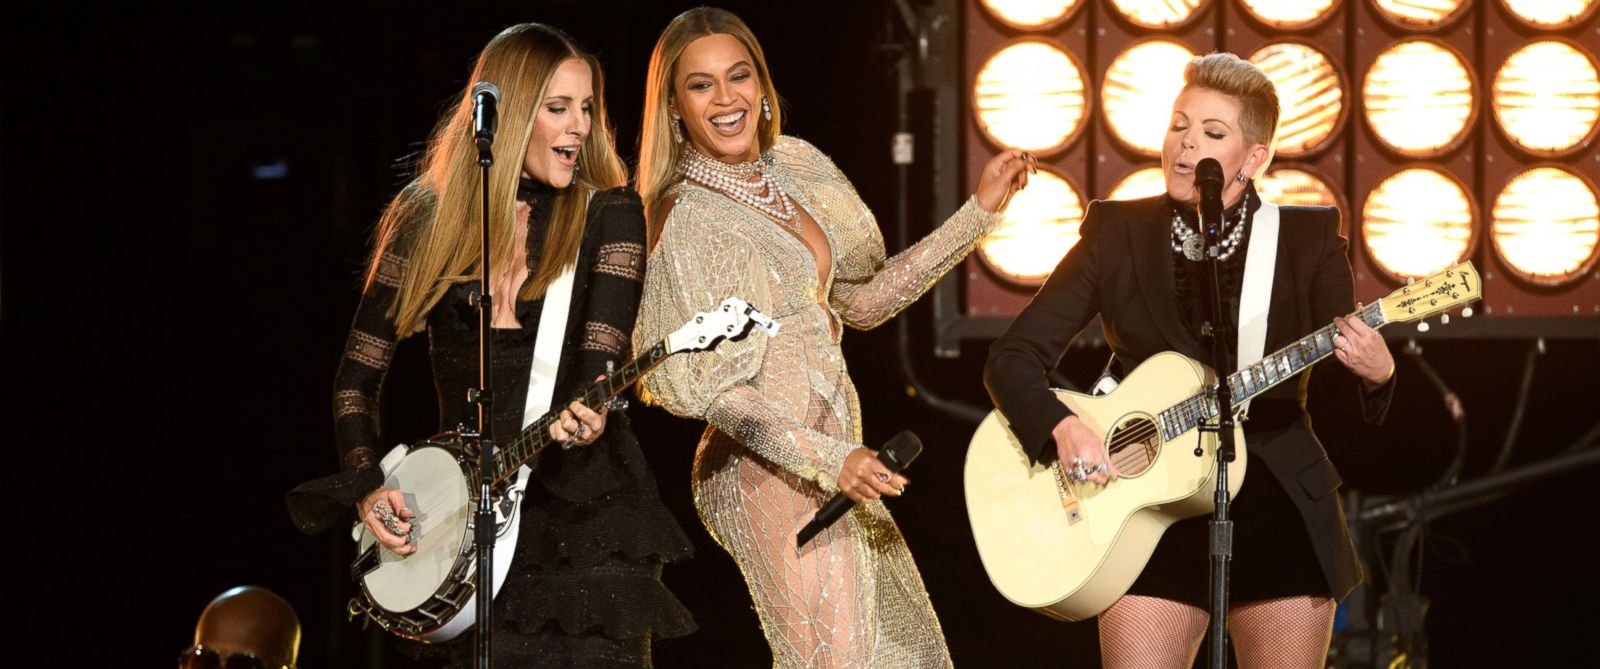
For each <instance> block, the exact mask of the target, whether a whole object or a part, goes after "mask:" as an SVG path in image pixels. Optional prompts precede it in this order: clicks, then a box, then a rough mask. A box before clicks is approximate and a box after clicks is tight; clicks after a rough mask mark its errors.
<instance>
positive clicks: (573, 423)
mask: <svg viewBox="0 0 1600 669" xmlns="http://www.w3.org/2000/svg"><path fill="white" fill-rule="evenodd" d="M605 378H606V375H604V374H601V375H600V376H596V377H594V380H595V383H599V382H601V381H604V380H605ZM610 410H611V407H610V405H609V404H602V405H600V410H599V411H592V410H590V409H589V407H586V406H584V405H583V403H582V402H573V403H572V404H569V405H567V408H566V409H563V410H562V411H561V419H560V420H558V421H556V422H554V423H551V424H550V438H551V439H552V440H554V441H555V443H558V444H563V445H568V446H588V445H589V444H592V443H594V441H595V440H596V439H599V438H600V435H602V434H604V433H605V431H606V414H608V413H610Z"/></svg>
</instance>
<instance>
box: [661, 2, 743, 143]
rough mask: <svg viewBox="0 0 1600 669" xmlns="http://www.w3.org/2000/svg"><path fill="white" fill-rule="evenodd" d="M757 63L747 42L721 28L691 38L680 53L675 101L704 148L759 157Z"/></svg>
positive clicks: (686, 125) (693, 137) (685, 123)
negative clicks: (693, 38) (747, 46)
mask: <svg viewBox="0 0 1600 669" xmlns="http://www.w3.org/2000/svg"><path fill="white" fill-rule="evenodd" d="M754 62H755V59H754V58H751V56H750V52H749V51H748V50H746V49H745V48H744V44H742V43H740V42H739V40H738V39H737V38H735V37H734V36H732V35H727V34H722V33H718V34H715V35H707V36H705V37H701V38H700V39H697V40H695V41H693V42H690V43H689V46H687V47H685V48H684V50H683V54H682V55H681V56H679V57H678V65H677V67H676V68H675V69H674V72H673V77H672V95H673V102H672V105H673V109H674V111H676V112H677V114H678V116H680V117H682V118H683V126H684V129H685V130H686V131H687V134H688V140H689V142H690V143H692V144H693V145H694V147H695V148H696V149H698V150H699V151H700V152H701V153H704V154H706V155H708V156H711V157H712V158H715V159H717V160H720V161H723V162H729V163H733V162H748V161H752V160H755V159H756V158H758V157H759V156H760V154H761V149H760V143H759V142H758V141H757V140H756V129H757V125H758V121H757V117H756V114H759V113H761V81H760V78H759V77H758V76H757V75H756V68H755V65H754Z"/></svg>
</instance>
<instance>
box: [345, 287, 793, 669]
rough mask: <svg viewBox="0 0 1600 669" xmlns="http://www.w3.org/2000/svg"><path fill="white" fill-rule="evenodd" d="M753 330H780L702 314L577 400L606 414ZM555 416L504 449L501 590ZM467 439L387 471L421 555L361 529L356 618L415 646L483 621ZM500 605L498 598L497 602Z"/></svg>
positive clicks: (733, 307)
mask: <svg viewBox="0 0 1600 669" xmlns="http://www.w3.org/2000/svg"><path fill="white" fill-rule="evenodd" d="M752 324H754V328H755V329H756V330H759V331H760V332H762V333H763V334H765V335H766V336H768V337H771V336H774V335H776V334H777V333H778V323H777V322H776V321H773V320H772V319H771V318H768V317H767V316H766V315H764V314H762V313H761V312H760V311H757V310H756V309H755V308H754V307H751V306H750V305H749V304H746V303H745V302H744V300H741V299H738V298H732V297H730V298H728V299H726V300H723V301H722V304H721V305H720V306H718V307H717V308H716V309H715V310H713V311H709V312H702V313H699V314H696V315H695V316H694V318H692V319H690V321H689V322H688V323H685V324H684V325H683V327H681V328H678V330H677V331H676V332H673V333H672V334H670V335H667V337H666V338H665V339H663V340H661V341H659V342H657V343H656V344H655V345H654V346H651V347H650V348H649V350H646V351H645V352H644V353H642V354H640V355H639V357H637V358H634V359H633V360H631V361H629V362H628V363H627V364H626V365H623V366H622V368H621V369H619V370H617V371H616V372H615V373H613V374H610V375H608V376H607V377H606V378H604V379H601V380H599V381H597V382H595V383H594V385H592V386H590V387H589V389H588V390H587V391H585V392H584V394H583V396H582V397H580V398H578V399H577V400H576V401H578V402H582V403H583V404H584V406H588V407H599V406H601V405H602V404H606V403H609V402H611V401H613V399H614V398H616V396H617V394H618V393H621V392H622V390H623V389H624V388H627V387H628V386H629V385H632V384H633V382H634V381H637V380H638V379H639V377H640V376H642V375H644V374H645V373H646V372H648V371H650V370H651V369H652V368H654V367H655V366H656V365H657V364H659V363H660V362H661V361H662V360H663V359H665V358H666V357H667V356H669V355H672V354H674V353H679V352H683V351H701V350H705V349H709V348H711V347H713V346H715V345H716V344H717V343H719V342H721V341H722V340H723V339H729V338H735V337H738V336H740V335H743V334H744V333H745V331H746V329H747V328H750V327H751V325H752ZM565 406H566V405H565V404H563V405H562V406H561V407H555V408H553V409H552V410H551V411H550V412H549V413H546V414H545V415H544V416H542V417H540V418H539V419H538V420H536V421H534V422H533V423H532V424H530V425H528V427H527V428H526V429H524V430H523V431H522V432H521V433H520V434H518V435H517V436H516V437H515V438H514V439H511V440H509V441H508V443H505V444H502V445H499V446H496V448H495V452H494V454H493V457H492V460H493V463H494V484H495V485H494V488H495V490H496V499H495V500H494V509H495V544H494V546H495V553H496V554H497V555H504V556H507V557H506V559H496V560H495V561H494V591H495V592H496V593H497V592H499V590H500V586H501V584H502V583H504V582H505V578H506V575H507V574H508V573H510V569H511V559H510V556H511V555H513V554H514V552H515V550H516V546H517V533H518V527H519V524H520V521H521V509H522V497H523V493H524V492H525V491H526V490H527V487H528V481H529V479H530V478H531V475H532V470H531V469H530V468H529V467H528V463H529V462H532V461H533V459H534V458H536V457H538V456H539V453H541V452H542V451H544V449H545V447H547V446H549V445H550V443H551V442H552V441H553V440H552V439H551V438H550V425H551V424H553V423H555V422H556V421H557V420H558V419H559V418H560V414H561V410H562V409H563V408H565ZM469 443H472V442H471V441H470V440H469V438H468V437H467V436H466V435H464V434H463V433H462V431H459V430H458V431H455V432H445V433H443V434H439V435H435V436H433V437H431V438H429V439H426V440H423V441H422V442H421V443H418V444H416V445H412V446H407V445H404V444H402V445H399V446H396V447H394V448H393V449H392V450H390V451H389V453H388V454H387V455H385V456H384V458H383V461H382V462H381V463H380V464H379V466H380V468H381V469H382V471H383V474H384V486H385V487H389V488H394V489H396V490H400V491H402V492H403V493H404V495H405V498H406V506H407V507H408V508H410V509H411V510H412V511H414V512H416V515H415V516H413V517H412V518H410V519H409V522H410V523H411V534H410V535H409V537H410V540H411V541H412V542H413V543H414V544H415V545H416V546H417V550H416V551H415V552H413V553H412V554H410V555H406V556H401V555H398V554H396V553H395V552H393V551H391V550H388V549H386V548H384V547H383V546H382V545H380V544H378V542H377V540H376V539H375V538H374V537H373V536H372V534H371V532H370V531H369V530H368V529H367V527H366V525H365V524H363V523H357V525H356V527H355V529H354V530H353V531H352V535H353V538H354V539H355V540H356V542H357V543H358V545H359V547H358V548H357V555H356V559H355V561H354V562H353V563H352V564H351V565H350V571H351V576H352V577H353V578H354V579H355V581H356V582H357V583H359V584H360V586H361V592H360V594H359V595H358V596H356V597H355V598H352V599H351V600H350V607H349V610H350V615H351V616H352V617H354V616H360V615H365V616H367V617H368V618H370V619H371V620H373V621H376V622H377V623H378V626H379V627H382V628H383V629H385V630H387V631H389V632H392V633H394V634H397V635H399V636H402V637H406V638H408V639H414V640H417V641H423V642H428V643H441V642H445V641H449V640H451V639H454V638H455V637H457V636H459V635H460V634H461V633H462V632H464V631H466V630H468V629H470V628H471V627H472V625H473V624H474V623H475V622H476V618H477V609H476V608H474V605H475V596H476V592H475V590H476V571H477V569H476V566H477V554H476V552H475V550H474V545H473V528H472V519H473V515H474V514H473V512H474V510H475V509H476V508H477V503H478V475H477V462H478V455H477V451H476V449H475V448H472V447H470V446H469V445H468V444H469ZM490 596H491V597H493V593H491V594H490Z"/></svg>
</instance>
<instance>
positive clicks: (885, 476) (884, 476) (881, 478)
mask: <svg viewBox="0 0 1600 669" xmlns="http://www.w3.org/2000/svg"><path fill="white" fill-rule="evenodd" d="M873 476H876V477H878V482H879V483H888V482H889V475H888V474H885V473H883V472H878V473H876V474H873Z"/></svg>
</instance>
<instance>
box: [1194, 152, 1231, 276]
mask: <svg viewBox="0 0 1600 669" xmlns="http://www.w3.org/2000/svg"><path fill="white" fill-rule="evenodd" d="M1223 183H1224V179H1223V178H1222V163H1219V162H1217V159H1216V158H1202V159H1201V160H1200V164H1198V165H1195V166H1194V185H1195V187H1197V188H1199V189H1200V232H1201V234H1202V235H1204V236H1205V243H1206V255H1207V256H1212V255H1215V254H1216V253H1217V241H1218V237H1220V236H1221V234H1222V185H1223Z"/></svg>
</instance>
